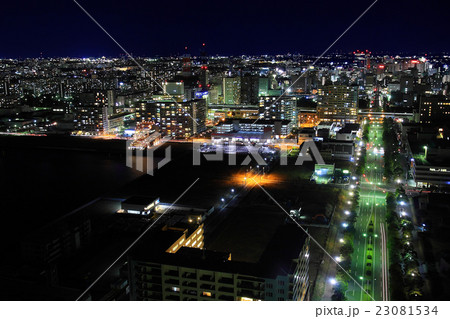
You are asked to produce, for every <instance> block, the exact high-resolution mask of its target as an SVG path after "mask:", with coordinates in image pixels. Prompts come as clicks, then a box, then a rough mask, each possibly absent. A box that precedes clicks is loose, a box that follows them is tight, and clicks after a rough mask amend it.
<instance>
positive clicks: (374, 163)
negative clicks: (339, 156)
mask: <svg viewBox="0 0 450 319" xmlns="http://www.w3.org/2000/svg"><path fill="white" fill-rule="evenodd" d="M382 148H383V129H382V125H381V124H377V123H372V124H370V128H369V138H368V143H367V145H366V149H367V161H366V164H365V165H366V166H365V170H364V171H365V173H364V175H363V176H361V180H360V200H359V208H358V210H357V214H358V218H357V221H356V223H355V237H354V243H353V244H354V252H353V256H352V267H351V269H352V271H351V275H352V276H353V278H355V279H356V280H358V283H359V284H360V285H361V286H363V288H364V290H363V289H361V288H360V287H359V286H358V285H357V284H356V283H355V282H353V281H350V283H349V289H348V291H347V292H346V296H347V298H348V300H353V301H357V300H372V298H373V299H374V300H376V301H381V300H388V299H389V298H388V282H387V278H388V275H387V274H388V269H387V267H386V265H387V264H388V262H387V261H388V257H387V255H386V253H385V252H387V249H386V243H385V238H386V236H385V232H384V229H385V213H386V210H385V208H386V207H385V205H386V200H385V198H386V194H385V192H384V189H383V164H384V160H383V152H382Z"/></svg>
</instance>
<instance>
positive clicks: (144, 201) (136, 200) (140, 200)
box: [122, 195, 158, 206]
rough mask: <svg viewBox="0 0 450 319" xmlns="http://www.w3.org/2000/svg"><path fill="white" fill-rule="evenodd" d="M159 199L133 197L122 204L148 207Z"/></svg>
mask: <svg viewBox="0 0 450 319" xmlns="http://www.w3.org/2000/svg"><path fill="white" fill-rule="evenodd" d="M157 199H158V197H146V196H137V195H135V196H131V197H129V198H127V199H126V200H124V201H123V202H122V204H126V205H144V206H147V205H149V204H151V203H153V202H154V201H155V200H157Z"/></svg>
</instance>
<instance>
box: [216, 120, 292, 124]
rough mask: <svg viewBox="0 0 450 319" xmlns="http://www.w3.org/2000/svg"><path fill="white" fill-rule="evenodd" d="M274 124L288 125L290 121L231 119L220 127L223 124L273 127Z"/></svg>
mask: <svg viewBox="0 0 450 319" xmlns="http://www.w3.org/2000/svg"><path fill="white" fill-rule="evenodd" d="M276 122H281V125H288V124H289V123H290V122H291V121H289V120H263V119H259V120H254V119H232V118H228V119H225V121H223V122H222V123H221V124H220V125H223V124H233V123H240V124H255V125H274V124H275V123H276Z"/></svg>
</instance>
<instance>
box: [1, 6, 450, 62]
mask: <svg viewBox="0 0 450 319" xmlns="http://www.w3.org/2000/svg"><path fill="white" fill-rule="evenodd" d="M372 2H373V1H370V0H369V1H368V0H359V1H354V0H343V1H334V0H308V1H302V0H295V1H290V0H289V1H270V2H269V3H270V4H265V3H268V2H266V1H262V0H260V1H254V0H240V1H236V0H231V1H230V0H227V1H223V0H222V1H187V0H186V1H178V0H171V1H146V0H127V1H111V0H108V1H106V0H91V1H87V0H79V3H80V4H81V5H82V6H84V7H85V8H86V10H87V11H89V12H90V13H91V14H92V15H93V16H94V17H95V18H96V19H97V20H98V21H99V22H100V24H102V25H103V27H104V28H105V29H106V30H107V31H108V32H110V33H111V35H112V36H113V37H115V38H116V39H117V41H118V42H119V43H121V44H122V45H123V46H124V47H125V48H126V49H127V50H128V51H129V52H131V53H133V54H134V55H141V56H157V55H170V54H180V53H182V52H183V49H184V47H185V46H186V45H187V46H188V47H189V48H190V53H192V54H194V55H195V54H198V53H199V48H200V46H201V44H202V43H203V42H205V43H206V44H207V48H208V51H207V52H208V54H209V55H216V54H220V55H240V54H274V53H280V54H283V53H321V52H322V51H323V50H324V49H325V48H326V47H328V46H329V45H330V44H331V43H332V42H333V41H334V40H335V39H336V38H337V37H338V36H339V35H340V33H342V32H343V31H344V30H345V29H346V28H347V27H348V26H349V25H350V24H351V23H352V22H353V21H354V20H355V19H356V18H357V17H358V16H359V15H360V14H361V13H362V12H363V11H364V10H365V9H366V8H367V7H368V6H369V5H370V4H371V3H372ZM449 12H450V1H443V0H427V1H423V0H412V1H407V0H379V1H378V3H377V4H376V5H375V6H374V7H373V8H372V10H371V11H369V12H368V13H367V15H366V16H364V17H363V18H362V19H361V20H360V22H358V24H357V25H355V27H354V28H353V29H352V30H351V31H350V32H349V33H348V34H347V35H346V36H345V37H344V38H342V39H341V41H339V43H338V44H337V45H336V46H335V47H334V48H333V50H332V51H333V52H336V51H343V52H350V51H354V50H356V49H369V50H371V51H372V52H378V53H381V52H390V53H402V52H405V53H406V52H409V53H422V52H443V51H447V52H448V51H450V41H449V30H450V29H449V20H448V19H449V16H448V15H449ZM0 25H1V42H0V57H8V58H26V57H39V56H40V55H41V53H42V56H43V57H57V56H71V57H98V56H103V55H104V56H119V55H120V54H121V53H122V51H121V50H120V48H119V47H117V46H116V44H114V43H113V42H112V41H111V40H110V39H109V38H108V37H107V36H106V35H105V34H104V33H103V32H102V31H101V30H100V29H99V28H98V27H97V26H96V25H95V24H94V23H93V22H92V21H91V20H90V19H89V18H88V17H87V16H86V15H85V13H83V12H82V11H81V9H80V8H79V7H78V6H77V5H76V4H75V3H74V2H73V1H72V0H40V1H32V2H31V1H21V0H17V1H9V2H6V3H2V8H1V10H0Z"/></svg>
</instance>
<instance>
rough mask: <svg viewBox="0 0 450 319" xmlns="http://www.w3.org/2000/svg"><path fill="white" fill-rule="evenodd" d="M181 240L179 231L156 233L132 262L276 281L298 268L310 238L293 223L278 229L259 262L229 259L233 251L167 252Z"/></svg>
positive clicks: (136, 249)
mask: <svg viewBox="0 0 450 319" xmlns="http://www.w3.org/2000/svg"><path fill="white" fill-rule="evenodd" d="M178 238H179V233H177V232H173V231H172V232H171V231H163V230H160V231H156V232H155V231H154V232H152V233H151V234H149V235H148V236H146V237H145V238H143V240H142V241H141V243H140V244H139V245H138V246H136V247H135V249H133V251H132V252H131V256H132V259H134V260H137V261H141V262H145V261H148V262H152V263H160V264H164V265H176V266H180V267H188V268H195V269H203V270H211V271H218V272H227V273H238V274H243V275H249V276H255V277H262V278H276V277H277V276H278V275H286V274H288V273H292V270H293V267H294V266H295V264H294V263H293V260H294V259H296V258H298V256H299V254H300V252H301V249H302V248H303V244H304V243H305V240H306V238H307V236H306V235H305V234H304V233H303V232H302V230H301V229H300V228H298V227H297V226H295V225H292V224H286V225H282V226H280V227H278V228H277V230H276V231H275V232H274V234H273V236H272V237H271V239H270V241H269V242H268V243H266V246H265V249H264V251H263V253H262V254H261V257H260V258H259V260H258V261H256V262H246V261H240V260H235V259H233V254H231V260H228V259H229V257H230V253H229V252H220V251H214V250H208V249H203V250H202V249H196V248H187V247H183V248H181V249H180V250H179V251H178V252H177V253H175V254H172V253H167V252H166V250H167V249H168V248H169V247H170V245H172V244H173V242H175V240H177V239H178ZM156 243H157V244H156Z"/></svg>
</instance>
